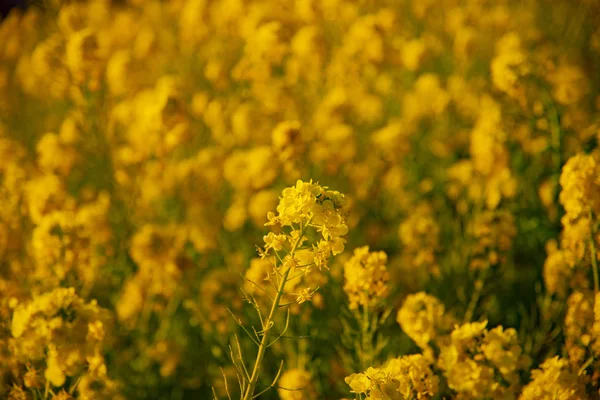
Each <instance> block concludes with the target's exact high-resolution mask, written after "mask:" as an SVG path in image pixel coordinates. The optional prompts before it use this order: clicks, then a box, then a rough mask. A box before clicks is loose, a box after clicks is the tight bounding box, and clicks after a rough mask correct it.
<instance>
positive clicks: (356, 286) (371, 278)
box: [344, 246, 389, 310]
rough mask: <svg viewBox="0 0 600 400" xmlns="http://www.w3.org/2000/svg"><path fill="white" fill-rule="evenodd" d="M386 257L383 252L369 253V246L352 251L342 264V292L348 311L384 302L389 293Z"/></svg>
mask: <svg viewBox="0 0 600 400" xmlns="http://www.w3.org/2000/svg"><path fill="white" fill-rule="evenodd" d="M386 264H387V255H386V254H385V253H384V252H383V251H377V252H370V251H369V246H364V247H359V248H357V249H355V250H354V255H353V256H352V258H351V259H350V260H348V261H347V262H346V263H345V264H344V292H346V295H347V296H348V300H349V302H350V309H351V310H352V309H356V308H357V307H359V306H362V307H367V308H369V307H373V306H375V305H377V304H379V303H381V302H382V301H384V300H385V297H386V296H387V294H388V292H389V288H388V285H387V283H388V280H389V273H388V272H387V269H386Z"/></svg>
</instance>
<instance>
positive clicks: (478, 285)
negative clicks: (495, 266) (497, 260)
mask: <svg viewBox="0 0 600 400" xmlns="http://www.w3.org/2000/svg"><path fill="white" fill-rule="evenodd" d="M489 268H490V265H489V264H488V263H486V265H484V269H483V270H482V271H481V272H480V274H479V278H478V279H477V280H476V281H475V290H474V291H473V294H472V295H471V300H470V301H469V305H468V306H467V311H466V312H465V318H464V321H463V322H465V323H467V322H471V318H473V313H474V312H475V308H476V307H477V303H478V302H479V299H480V298H481V292H482V291H483V287H484V285H485V279H486V277H487V272H488V271H487V270H488V269H489Z"/></svg>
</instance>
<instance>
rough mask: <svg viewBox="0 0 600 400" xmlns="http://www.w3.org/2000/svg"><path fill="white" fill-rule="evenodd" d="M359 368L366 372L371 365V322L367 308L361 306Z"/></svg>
mask: <svg viewBox="0 0 600 400" xmlns="http://www.w3.org/2000/svg"><path fill="white" fill-rule="evenodd" d="M361 328H362V329H361V342H362V343H361V344H362V346H361V347H362V348H361V350H362V351H361V357H360V358H361V360H360V363H361V368H362V369H363V370H366V369H367V368H368V367H371V366H372V365H371V364H372V363H373V332H371V322H370V319H369V308H368V307H366V306H363V315H362V323H361Z"/></svg>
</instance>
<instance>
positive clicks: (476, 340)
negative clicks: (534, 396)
mask: <svg viewBox="0 0 600 400" xmlns="http://www.w3.org/2000/svg"><path fill="white" fill-rule="evenodd" d="M486 325H487V321H484V322H474V323H467V324H464V325H461V326H456V327H455V328H454V330H453V331H452V334H451V335H450V341H449V343H448V344H446V345H444V346H443V347H442V349H441V356H440V366H441V367H442V369H443V370H444V374H445V376H446V378H447V380H448V386H450V388H452V389H453V390H455V391H456V392H457V393H458V394H459V396H460V397H461V398H465V399H477V398H486V397H493V398H495V397H505V396H508V397H511V396H512V397H514V396H515V395H516V393H518V389H519V386H520V379H519V374H520V371H522V370H523V369H524V368H526V367H527V363H528V360H527V357H526V356H524V355H523V351H522V349H521V346H520V345H519V343H518V339H517V332H516V331H515V330H514V329H503V328H502V327H501V326H499V327H496V328H494V329H492V330H487V329H486ZM497 376H500V377H501V379H502V380H501V381H499V380H498V379H497Z"/></svg>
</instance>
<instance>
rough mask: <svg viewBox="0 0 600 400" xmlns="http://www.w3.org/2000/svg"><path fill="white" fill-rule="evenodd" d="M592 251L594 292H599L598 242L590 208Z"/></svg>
mask: <svg viewBox="0 0 600 400" xmlns="http://www.w3.org/2000/svg"><path fill="white" fill-rule="evenodd" d="M590 252H591V253H592V272H593V273H594V292H596V293H598V290H599V287H600V285H599V284H598V256H597V255H596V243H595V242H594V225H593V223H592V211H591V210H590Z"/></svg>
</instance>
